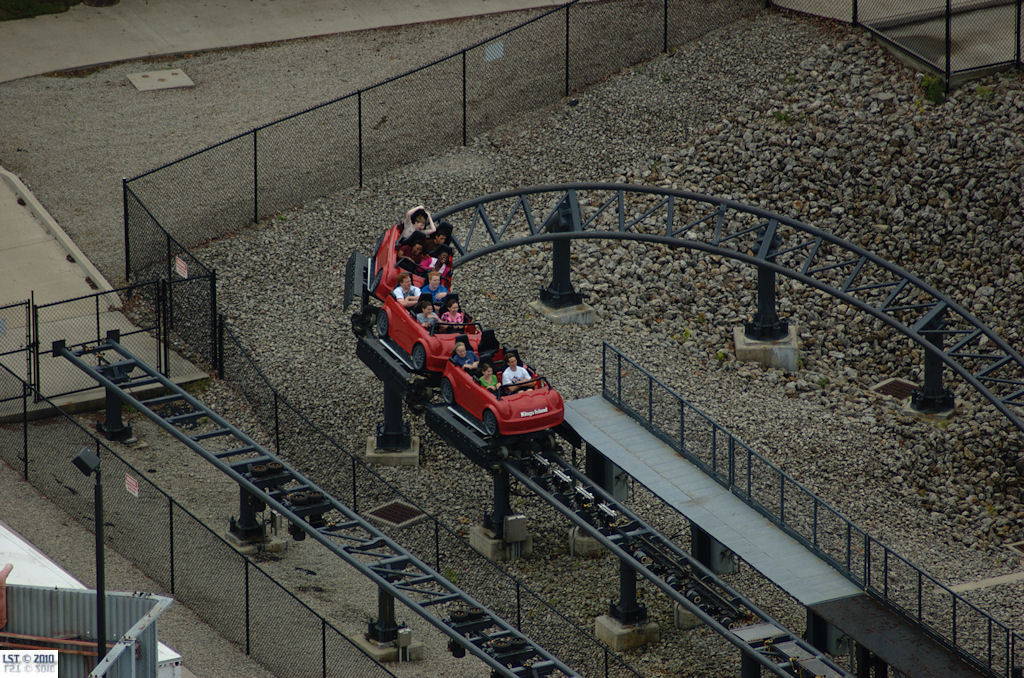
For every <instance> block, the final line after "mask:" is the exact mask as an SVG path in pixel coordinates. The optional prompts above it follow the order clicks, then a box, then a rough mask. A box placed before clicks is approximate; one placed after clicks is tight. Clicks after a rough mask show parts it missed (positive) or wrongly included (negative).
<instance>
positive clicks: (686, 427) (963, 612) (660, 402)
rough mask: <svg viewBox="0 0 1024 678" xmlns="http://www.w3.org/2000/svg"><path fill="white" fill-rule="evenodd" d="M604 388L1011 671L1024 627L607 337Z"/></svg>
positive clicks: (670, 439) (812, 539)
mask: <svg viewBox="0 0 1024 678" xmlns="http://www.w3.org/2000/svg"><path fill="white" fill-rule="evenodd" d="M602 395H603V397H604V398H605V399H607V400H608V401H609V402H611V403H612V404H613V405H615V406H616V407H618V408H620V409H621V410H622V411H623V412H625V413H627V414H628V415H629V416H631V417H632V418H633V419H635V420H636V421H637V422H639V423H640V424H642V425H643V426H644V427H645V428H647V429H648V430H649V431H650V432H651V433H653V434H654V435H655V436H657V437H658V438H660V439H661V440H662V441H663V442H665V444H667V445H669V446H671V447H672V448H673V449H675V450H676V451H677V452H679V454H681V455H682V456H684V457H685V458H686V459H688V460H689V461H691V462H693V463H694V464H696V465H697V466H699V467H700V468H701V469H703V470H704V471H705V472H706V473H708V474H709V475H711V476H712V477H713V478H715V479H716V480H717V481H718V482H719V483H721V484H722V485H724V486H725V487H727V488H729V489H730V490H731V491H732V492H733V494H735V495H736V496H737V497H739V498H740V499H742V500H743V501H745V502H746V503H748V504H749V505H750V506H751V507H753V508H754V509H756V510H757V511H758V512H759V513H761V514H762V515H764V516H765V517H766V518H767V519H768V520H770V521H771V522H772V523H774V524H775V525H777V526H778V527H779V528H781V529H782V530H784V531H785V532H786V533H787V534H789V535H790V536H792V537H794V538H795V539H797V540H798V541H799V542H801V543H802V544H803V545H804V546H806V547H807V548H808V549H810V550H811V551H813V552H814V553H815V554H817V555H818V556H819V557H821V558H822V559H824V560H825V561H827V562H829V563H830V564H831V565H832V566H833V567H835V568H836V569H837V570H839V571H840V572H842V573H843V574H844V575H845V576H846V577H847V578H848V579H850V581H852V582H854V583H855V584H857V585H858V586H860V587H862V588H864V589H865V590H866V591H867V592H868V593H870V594H871V595H873V596H876V597H877V598H879V599H880V600H882V601H883V602H884V603H885V604H886V605H888V606H890V607H892V608H893V609H896V610H899V611H901V612H902V613H903V614H904V615H905V616H906V617H907V618H908V619H910V620H911V621H913V622H914V623H917V624H918V625H920V626H921V627H922V628H923V629H924V630H925V631H927V632H928V633H930V634H931V635H933V636H935V637H936V638H937V639H938V640H939V641H940V642H941V643H942V644H944V645H946V646H947V647H949V648H950V649H953V650H954V651H956V652H957V653H958V654H960V655H961V656H962V657H964V658H965V659H967V660H968V661H970V662H971V663H972V664H974V665H975V666H977V667H979V668H981V669H982V670H984V671H985V672H987V673H988V674H989V675H993V676H1002V677H1005V678H1011V677H1012V676H1013V671H1014V669H1015V667H1019V665H1020V664H1021V662H1022V660H1024V636H1021V635H1020V634H1018V633H1015V632H1013V631H1012V630H1011V629H1010V628H1009V627H1007V626H1006V625H1005V624H1003V623H1001V622H999V621H998V620H996V619H994V618H992V617H991V616H990V615H989V614H988V613H986V612H984V611H983V610H981V609H979V608H978V607H977V606H975V605H973V604H972V603H970V602H969V601H967V600H965V599H964V598H963V597H961V596H960V595H958V594H957V593H954V592H953V591H952V590H950V589H949V587H947V586H946V585H945V584H943V583H941V582H940V581H939V580H937V579H935V578H934V577H932V576H931V575H929V574H927V573H926V572H924V571H923V570H921V569H920V568H918V567H916V566H915V565H913V564H912V563H910V562H909V561H907V560H906V559H905V558H903V557H902V556H900V555H898V554H897V553H895V552H894V551H893V550H892V549H890V548H889V547H888V546H886V545H885V544H883V543H881V542H879V541H878V540H876V539H874V538H872V537H871V536H870V535H869V534H868V533H867V532H865V531H864V530H862V529H861V528H859V527H857V526H856V525H855V524H853V523H852V522H851V521H850V520H849V519H847V518H846V517H844V516H843V515H842V514H840V513H839V512H838V511H837V510H836V509H834V508H832V507H831V506H829V505H828V504H827V503H825V502H824V501H822V500H821V499H820V498H818V497H817V496H816V495H814V494H813V493H812V492H811V491H810V490H808V489H807V488H805V487H804V486H803V485H801V484H800V483H798V482H797V481H796V480H794V479H793V478H791V477H790V476H788V475H787V474H786V473H784V472H783V471H782V470H781V469H779V468H778V467H777V466H775V465H774V464H772V463H771V462H770V461H768V460H767V459H765V458H764V457H762V456H761V455H760V454H758V453H757V452H755V451H754V450H753V449H752V448H750V447H749V446H748V445H747V444H746V443H744V442H743V441H742V440H739V439H738V438H736V437H735V436H733V435H732V434H731V433H729V432H728V431H727V430H725V429H724V428H723V427H722V426H721V425H720V424H718V423H717V422H715V421H714V420H713V419H711V418H710V417H708V416H707V415H706V414H704V413H703V412H701V411H700V410H698V409H697V408H696V407H694V406H693V405H691V404H690V403H689V402H687V401H686V400H684V399H683V398H682V397H681V396H680V395H678V394H677V393H675V391H673V390H672V389H671V388H669V387H668V386H666V385H664V384H662V383H661V382H660V381H659V380H658V379H657V378H656V377H654V376H653V375H651V374H650V373H649V372H647V371H646V370H645V369H644V368H642V367H641V366H639V365H638V364H636V363H635V362H633V361H632V360H631V359H630V358H629V357H627V356H626V355H625V354H623V353H621V352H620V351H618V350H617V349H615V348H613V347H612V346H610V345H608V344H604V346H603V350H602Z"/></svg>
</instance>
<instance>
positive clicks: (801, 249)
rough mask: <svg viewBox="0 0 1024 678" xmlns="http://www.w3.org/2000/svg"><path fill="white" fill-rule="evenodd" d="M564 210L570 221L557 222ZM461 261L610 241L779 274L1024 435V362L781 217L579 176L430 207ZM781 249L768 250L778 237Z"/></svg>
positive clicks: (902, 281) (919, 291) (919, 293)
mask: <svg viewBox="0 0 1024 678" xmlns="http://www.w3.org/2000/svg"><path fill="white" fill-rule="evenodd" d="M562 205H565V206H568V208H569V210H570V213H571V215H572V218H571V223H569V224H568V225H564V224H562V223H561V222H560V220H559V219H558V211H559V207H560V206H562ZM434 219H435V221H440V220H442V219H444V220H447V221H450V222H451V223H452V224H453V225H454V226H455V233H456V234H458V237H456V238H454V239H453V244H454V246H455V248H456V249H457V250H458V252H459V253H460V255H461V256H460V257H459V259H458V260H457V261H456V263H455V265H456V266H460V265H463V264H466V263H468V262H469V261H472V260H473V259H475V258H477V257H481V256H485V255H487V254H490V253H492V252H496V251H500V250H502V249H506V248H509V247H515V246H520V245H525V244H535V243H539V242H544V241H558V240H567V239H568V240H572V239H579V238H605V239H618V240H632V241H642V242H652V243H662V244H665V245H669V246H672V247H683V248H688V249H694V250H700V251H703V252H707V253H709V254H716V255H721V256H724V257H729V258H731V259H735V260H737V261H741V262H743V263H746V264H751V265H754V266H759V267H764V268H766V269H769V270H771V271H775V272H776V273H780V274H782V275H785V276H787V277H789V278H792V279H794V280H798V281H800V282H801V283H804V284H806V285H809V286H811V287H813V288H815V289H817V290H820V291H822V292H825V293H827V294H830V295H831V296H833V297H836V298H837V299H840V300H842V301H844V302H846V303H848V304H850V305H852V306H855V307H857V308H858V309H860V310H862V311H864V312H865V313H868V314H870V315H872V316H874V317H875V318H878V319H879V320H881V321H882V322H884V323H885V324H886V325H888V326H889V327H891V328H893V329H895V330H896V331H898V332H900V333H902V334H903V335H905V336H906V337H908V338H909V339H911V340H912V341H914V342H916V343H917V344H919V345H921V346H922V347H923V348H924V349H925V350H926V351H927V352H929V353H930V354H932V355H935V356H937V357H938V358H940V359H941V361H942V362H943V363H945V365H946V366H948V367H949V368H950V369H952V370H953V371H954V372H956V373H957V374H958V375H960V377H962V378H963V379H964V381H966V382H967V383H968V384H970V385H971V386H973V387H974V389H975V390H977V391H978V392H979V393H980V394H982V395H983V396H984V397H985V398H986V399H987V400H988V401H989V402H991V403H992V405H994V406H995V408H996V409H997V410H998V411H999V412H1001V413H1002V414H1003V415H1004V416H1005V417H1006V418H1007V419H1008V420H1009V421H1010V422H1011V423H1012V424H1013V425H1014V426H1016V427H1017V429H1019V430H1020V431H1022V432H1024V420H1022V418H1021V416H1020V413H1019V409H1018V408H1020V407H1022V406H1024V358H1022V357H1021V355H1020V353H1018V352H1017V351H1016V350H1014V349H1013V348H1012V347H1010V346H1009V344H1007V343H1006V341H1004V340H1003V339H1002V338H1000V337H999V336H998V335H997V334H996V333H995V332H994V331H993V330H991V329H990V328H989V327H987V326H986V325H985V324H984V323H982V322H981V321H980V320H978V319H977V318H976V317H974V316H973V315H972V314H971V313H969V312H968V311H967V310H966V309H965V308H963V307H962V306H960V305H959V304H957V303H956V302H955V301H953V300H952V299H951V298H949V297H948V296H946V295H944V294H942V293H941V292H939V291H937V290H936V289H934V288H932V287H931V286H929V285H927V284H926V283H924V282H923V281H921V280H920V279H918V278H917V277H915V276H914V275H912V274H910V273H909V272H907V271H905V270H904V269H902V268H900V267H899V266H896V265H895V264H892V263H889V262H888V261H885V260H884V259H882V258H880V257H878V256H877V255H875V254H873V253H871V252H868V251H867V250H865V249H863V248H861V247H858V246H857V245H855V244H853V243H850V242H847V241H845V240H842V239H840V238H838V237H836V236H834V235H832V234H830V233H826V232H824V231H821V230H819V229H816V228H814V227H812V226H809V225H807V224H804V223H802V222H800V221H797V220H795V219H791V218H788V217H785V216H782V215H779V214H775V213H772V212H769V211H767V210H763V209H760V208H757V207H751V206H748V205H743V204H741V203H737V202H734V201H731V200H725V199H722V198H715V197H710V196H706V195H701V194H697V193H690V192H687V191H676V190H668V189H657V188H651V187H643V186H630V185H622V184H604V183H574V184H560V185H548V186H536V187H532V188H525V189H518V190H513V191H506V192H502V193H495V194H491V195H486V196H482V197H479V198H475V199H473V200H470V201H466V202H463V203H459V204H457V205H454V206H452V207H449V208H446V209H444V210H442V211H440V212H438V213H436V214H434ZM776 237H777V238H778V240H776V242H781V245H778V246H776V247H772V246H771V245H770V243H772V241H773V240H775V238H776Z"/></svg>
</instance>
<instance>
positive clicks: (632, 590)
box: [608, 558, 647, 626]
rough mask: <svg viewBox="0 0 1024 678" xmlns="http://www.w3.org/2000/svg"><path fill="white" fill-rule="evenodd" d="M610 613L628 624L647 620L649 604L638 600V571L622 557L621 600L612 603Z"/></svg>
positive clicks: (620, 576) (620, 565) (620, 572)
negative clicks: (641, 603)
mask: <svg viewBox="0 0 1024 678" xmlns="http://www.w3.org/2000/svg"><path fill="white" fill-rule="evenodd" d="M608 614H609V615H610V616H612V617H614V618H615V619H617V620H619V621H620V622H621V623H622V624H624V625H626V626H630V625H633V624H639V623H641V622H644V621H646V620H647V606H646V605H640V604H639V603H637V601H636V571H635V570H634V569H633V567H632V566H631V565H630V564H629V563H627V562H626V561H625V560H624V559H622V558H620V559H619V602H617V603H616V602H614V601H613V602H612V603H611V605H610V606H609V610H608Z"/></svg>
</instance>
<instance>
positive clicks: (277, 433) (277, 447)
mask: <svg viewBox="0 0 1024 678" xmlns="http://www.w3.org/2000/svg"><path fill="white" fill-rule="evenodd" d="M273 394H274V451H275V452H277V453H278V454H281V424H280V420H279V418H278V416H277V412H278V407H277V406H278V398H277V391H273Z"/></svg>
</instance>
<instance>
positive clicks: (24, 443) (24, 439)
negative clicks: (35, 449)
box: [21, 381, 28, 481]
mask: <svg viewBox="0 0 1024 678" xmlns="http://www.w3.org/2000/svg"><path fill="white" fill-rule="evenodd" d="M21 452H22V454H21V475H22V476H23V477H24V479H25V480H26V481H27V480H28V384H26V383H25V382H24V381H23V382H21Z"/></svg>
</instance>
